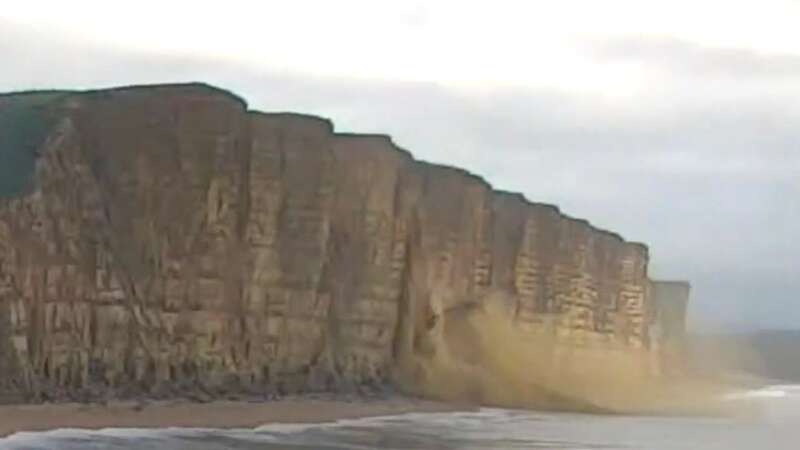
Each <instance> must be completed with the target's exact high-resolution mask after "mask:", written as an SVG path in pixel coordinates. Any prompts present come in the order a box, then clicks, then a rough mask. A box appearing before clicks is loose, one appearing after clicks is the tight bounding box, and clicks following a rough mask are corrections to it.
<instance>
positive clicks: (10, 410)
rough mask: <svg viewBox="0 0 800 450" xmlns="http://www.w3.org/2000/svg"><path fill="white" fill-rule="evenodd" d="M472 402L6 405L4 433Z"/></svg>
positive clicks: (285, 418) (217, 423) (297, 419)
mask: <svg viewBox="0 0 800 450" xmlns="http://www.w3.org/2000/svg"><path fill="white" fill-rule="evenodd" d="M466 409H470V408H469V407H468V406H463V405H453V404H446V403H440V402H432V401H425V400H417V399H410V398H403V397H392V398H387V399H379V400H373V399H370V400H362V399H356V400H353V399H341V398H324V397H317V398H313V397H295V398H291V397H290V398H286V399H282V400H274V401H263V402H229V401H220V402H211V403H190V402H182V401H170V402H150V403H147V404H141V403H138V404H137V403H133V402H119V403H109V404H108V405H94V404H91V405H87V404H72V403H65V404H45V405H8V406H0V437H1V436H7V435H9V434H12V433H16V432H19V431H45V430H50V429H55V428H85V429H101V428H161V427H187V428H253V427H258V426H260V425H264V424H269V423H311V422H329V421H335V420H339V419H355V418H361V417H372V416H383V415H393V414H404V413H410V412H447V411H463V410H466Z"/></svg>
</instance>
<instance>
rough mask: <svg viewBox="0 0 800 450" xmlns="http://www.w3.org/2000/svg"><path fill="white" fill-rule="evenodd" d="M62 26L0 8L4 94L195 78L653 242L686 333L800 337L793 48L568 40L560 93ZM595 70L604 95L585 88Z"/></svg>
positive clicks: (402, 25) (543, 59)
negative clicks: (685, 303)
mask: <svg viewBox="0 0 800 450" xmlns="http://www.w3.org/2000/svg"><path fill="white" fill-rule="evenodd" d="M779 3H782V2H779ZM153 14H156V12H154V13H153ZM435 18H436V16H435V14H433V13H431V12H430V11H428V10H427V9H425V8H422V7H418V8H416V9H415V8H412V9H404V10H402V11H401V12H398V13H397V14H396V15H388V16H387V15H385V14H384V15H382V16H380V17H379V19H380V20H384V21H386V22H387V25H386V26H387V28H388V29H392V30H394V32H402V30H405V31H404V32H406V33H411V35H413V34H414V33H415V32H416V31H415V30H422V29H425V28H427V27H435V26H436V24H437V22H436V20H435ZM798 19H800V17H798ZM73 20H74V21H75V22H76V23H78V22H79V21H80V17H75V18H73ZM365 20H366V19H365ZM376 20H377V19H376ZM145 25H146V24H143V25H142V33H146V32H147V27H146V26H145ZM390 25H391V26H390ZM70 26H71V25H70V24H69V23H68V21H64V24H63V26H62V27H61V28H49V27H43V26H42V24H37V23H33V22H30V21H28V22H26V21H24V20H19V19H17V20H10V19H3V18H2V13H0V61H2V70H0V91H12V90H19V89H31V88H72V89H79V88H97V87H111V86H116V85H127V84H138V83H156V82H177V81H193V80H197V81H205V82H209V83H212V84H216V85H219V86H220V87H224V88H226V89H229V90H232V91H234V92H236V93H237V94H239V95H241V96H242V97H244V98H245V99H247V100H248V102H249V104H250V106H251V108H254V109H261V110H267V111H277V110H291V111H299V112H305V113H312V114H318V115H322V116H326V117H330V118H331V119H332V120H333V121H334V123H335V125H336V127H337V129H338V130H339V131H353V132H365V133H366V132H380V133H388V134H391V135H392V136H393V137H394V139H395V141H396V142H397V143H398V144H399V145H401V146H403V147H405V148H407V149H409V150H410V151H412V152H413V153H414V155H415V156H416V157H417V158H419V159H423V160H428V161H434V162H438V163H445V164H450V165H456V166H461V167H464V168H466V169H468V170H470V171H472V172H474V173H476V174H479V175H482V176H483V177H484V178H486V179H487V180H488V181H489V182H491V183H492V184H493V185H494V186H495V187H496V188H499V189H504V190H512V191H520V192H523V193H524V194H525V195H526V196H527V197H528V198H529V199H530V200H532V201H542V202H548V203H555V204H558V205H559V206H560V207H561V209H562V210H563V211H564V212H566V213H567V214H570V215H572V216H576V217H584V218H587V219H589V220H590V221H591V222H592V223H594V224H595V225H597V226H600V227H603V228H608V229H611V230H614V231H617V232H619V233H621V234H622V235H624V236H625V237H626V238H627V239H629V240H636V241H643V242H645V243H647V244H648V245H649V246H650V249H651V274H652V275H653V276H654V277H656V278H667V279H688V280H690V281H691V282H692V284H693V287H694V290H693V294H692V303H691V305H692V306H691V320H692V324H693V325H695V326H697V325H698V324H707V323H712V324H721V325H727V326H736V327H743V328H798V327H800V302H799V301H798V298H797V297H798V294H797V293H798V292H800V277H798V268H800V207H798V205H799V204H800V48H798V49H797V52H795V53H792V52H791V51H790V50H791V48H789V47H786V46H783V47H780V46H778V47H776V48H779V47H780V48H779V50H780V51H775V52H769V51H764V49H760V48H757V47H753V46H751V47H747V46H739V47H737V46H716V45H715V43H718V42H720V41H719V39H717V40H714V39H710V38H709V40H708V41H707V42H700V41H698V39H694V40H691V39H686V38H685V36H690V37H691V36H695V35H693V34H691V33H688V32H687V34H685V36H669V35H664V34H662V35H659V36H651V35H643V34H629V35H627V36H618V35H610V34H596V35H594V36H593V37H591V38H589V37H581V36H571V37H570V38H569V39H568V40H565V41H563V42H562V43H564V45H565V46H567V43H568V48H569V55H570V58H571V61H573V62H570V63H569V64H570V67H573V66H574V67H576V68H580V67H584V68H585V67H596V68H597V70H596V72H595V71H585V72H581V73H577V74H576V73H569V74H565V79H566V80H567V81H568V82H565V83H564V84H563V85H560V84H558V83H555V82H553V81H554V80H552V79H549V78H545V77H542V78H541V79H538V78H537V81H535V82H531V83H521V82H519V79H517V78H515V77H509V78H508V79H507V80H505V79H504V78H502V77H501V78H498V79H494V78H491V76H493V75H492V73H491V72H482V73H485V74H488V75H487V77H488V78H486V79H481V80H467V81H468V82H464V81H465V80H463V79H458V80H450V79H448V78H447V77H446V76H444V75H442V78H441V79H439V75H437V74H438V73H439V72H435V73H428V74H425V76H419V77H405V78H403V77H397V78H393V77H388V76H382V75H381V74H380V73H379V71H377V69H376V70H373V71H372V72H370V71H369V70H367V71H365V72H364V73H367V74H368V75H366V76H363V73H362V72H359V71H357V70H356V69H354V72H353V74H352V76H348V75H347V73H346V72H342V71H338V72H337V71H336V70H320V71H318V72H317V71H312V70H301V69H302V67H305V66H292V65H291V64H289V63H287V64H278V63H276V64H270V63H269V62H264V61H260V60H259V61H256V59H257V58H256V59H254V61H248V60H247V58H242V57H241V56H242V55H238V56H237V58H221V57H219V56H209V55H204V54H203V52H202V51H189V50H186V51H184V50H177V49H169V50H164V49H155V48H141V47H137V46H132V45H131V46H126V45H125V44H124V42H121V41H115V42H113V43H108V42H104V40H103V39H100V38H98V37H97V36H95V37H94V38H93V37H92V36H91V35H89V34H87V33H81V32H79V31H80V30H78V25H75V24H73V25H72V26H73V28H75V29H74V30H72V31H71V29H70ZM370 27H371V28H370V29H371V30H372V31H373V32H374V31H375V30H376V29H380V27H376V25H375V24H371V25H370ZM392 27H393V28H392ZM398 30H400V31H398ZM176 31H180V28H176ZM208 32H211V31H210V30H209V31H208ZM256 34H257V33H256ZM695 34H696V33H695ZM273 37H274V36H273ZM364 38H365V39H369V36H365V37H364ZM331 39H334V40H335V36H332V37H331ZM709 42H710V43H711V44H709ZM731 42H733V41H731ZM798 42H800V41H797V42H796V44H797V45H798V47H800V43H798ZM251 44H252V43H251ZM440 44H441V42H440ZM287 45H289V44H287ZM442 45H443V44H442ZM449 45H453V46H457V45H458V43H457V42H451V43H450V44H449ZM442 48H444V49H446V48H447V47H446V46H445V47H442ZM515 48H516V47H515ZM523 48H524V46H523ZM537 48H538V47H537ZM553 48H556V47H553ZM559 48H560V47H559ZM565 48H566V47H565ZM787 49H788V50H787ZM195 50H196V49H195ZM488 50H491V49H488ZM488 50H487V49H477V51H476V53H475V54H474V55H473V56H472V61H474V64H475V65H476V66H479V65H481V64H482V62H483V61H484V59H483V57H484V56H486V58H488V59H489V60H491V59H492V58H493V57H492V56H491V55H489V54H487V53H484V52H485V51H488ZM542 54H543V55H545V56H539V55H538V54H537V53H536V52H535V51H532V52H530V53H526V54H519V55H517V57H518V58H528V59H530V60H531V61H532V63H531V64H532V65H531V66H530V67H533V68H534V69H535V68H536V67H538V66H541V67H545V66H549V65H552V64H559V63H558V61H556V60H554V59H548V58H554V56H553V54H552V53H548V52H546V51H543V52H542ZM245 56H246V54H245ZM404 57H405V58H406V59H408V58H411V59H410V60H409V61H413V55H411V56H410V57H409V56H408V55H406V56H404ZM442 57H443V58H446V54H443V55H442ZM295 58H297V55H295ZM277 61H278V62H280V61H283V60H280V59H279V58H278V59H277ZM287 61H288V60H287ZM465 61H466V60H465ZM498 61H500V62H501V63H502V62H503V60H500V59H498ZM559 61H560V60H559ZM576 61H577V62H576ZM461 63H464V62H463V61H462V62H461ZM420 64H424V61H423V62H421V63H420ZM464 64H466V63H464ZM375 67H378V66H375ZM465 67H466V66H465ZM509 67H511V66H509ZM525 67H528V66H525ZM565 67H566V66H565ZM531 70H533V69H531ZM340 72H341V73H340ZM409 73H410V72H409ZM532 73H533V72H532ZM441 74H446V72H441ZM595 74H597V75H598V77H603V79H602V80H601V81H602V82H601V83H600V82H599V84H598V83H593V82H592V83H587V84H586V85H585V86H584V85H582V84H580V83H581V79H582V78H587V79H589V78H592V77H593V76H595ZM617 75H618V76H617ZM487 80H490V81H491V80H494V82H488V81H487ZM451 81H452V82H451ZM556 81H557V80H556Z"/></svg>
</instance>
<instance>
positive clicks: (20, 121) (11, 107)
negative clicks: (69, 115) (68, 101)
mask: <svg viewBox="0 0 800 450" xmlns="http://www.w3.org/2000/svg"><path fill="white" fill-rule="evenodd" d="M63 95H64V93H62V92H35V93H23V94H16V95H8V96H0V197H11V196H14V195H18V194H20V193H22V192H23V191H24V190H25V189H26V188H27V187H28V185H29V181H30V179H31V177H32V175H33V171H34V165H35V161H36V152H37V151H38V149H39V147H40V146H41V145H42V144H43V143H44V140H45V138H46V137H47V133H48V131H49V129H50V127H51V125H52V123H53V117H52V114H49V113H48V108H47V106H48V105H51V104H52V103H53V102H54V101H55V100H57V99H58V98H60V97H63Z"/></svg>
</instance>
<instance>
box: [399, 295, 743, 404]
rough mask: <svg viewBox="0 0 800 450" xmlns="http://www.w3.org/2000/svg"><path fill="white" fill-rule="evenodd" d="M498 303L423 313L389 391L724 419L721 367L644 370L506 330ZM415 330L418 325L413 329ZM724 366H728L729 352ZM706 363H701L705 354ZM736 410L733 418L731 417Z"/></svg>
mask: <svg viewBox="0 0 800 450" xmlns="http://www.w3.org/2000/svg"><path fill="white" fill-rule="evenodd" d="M507 305H508V302H506V301H504V299H502V298H501V297H499V296H498V297H496V298H493V299H491V300H490V301H487V302H485V303H482V304H481V305H480V306H466V307H459V308H456V309H451V310H449V311H446V312H442V311H441V307H440V306H437V305H435V304H434V305H432V307H430V308H429V311H430V312H429V315H430V316H431V317H432V318H433V320H430V319H428V320H427V325H426V327H423V328H424V329H423V330H419V329H418V330H417V331H416V336H415V338H414V344H413V350H412V351H410V352H405V353H404V354H402V355H400V356H399V358H400V361H399V364H398V370H397V373H396V374H395V378H396V381H397V383H398V384H399V385H400V386H401V388H403V389H405V390H406V391H408V392H411V393H414V394H417V395H421V396H424V397H428V398H435V399H440V400H446V401H456V402H465V403H470V404H479V405H485V406H497V407H510V408H526V409H545V410H561V411H579V412H591V413H608V414H616V413H620V414H621V413H625V414H729V413H731V412H732V411H730V409H731V408H730V402H726V401H724V400H723V399H724V396H725V394H727V393H729V392H731V391H732V390H733V389H734V386H733V385H732V384H731V383H729V382H728V381H727V380H723V377H722V376H720V374H722V373H724V366H725V363H724V362H723V361H721V362H720V364H719V366H718V367H716V368H715V369H714V370H713V371H709V372H705V373H703V374H702V375H699V374H695V373H692V371H691V370H682V371H681V373H680V374H671V375H669V376H665V375H664V374H663V373H661V372H660V371H658V370H654V354H653V352H650V351H647V350H644V349H642V350H634V349H631V348H629V347H625V348H623V347H622V346H621V345H619V344H617V345H612V344H608V343H606V344H604V345H598V344H597V343H592V344H590V345H577V344H576V343H575V342H565V341H564V339H563V338H560V339H556V338H555V336H554V334H553V333H552V332H548V331H546V330H547V327H542V330H540V331H526V330H523V329H521V328H520V327H519V326H517V325H515V321H514V320H513V319H512V317H513V311H511V310H510V308H509V307H508V306H507ZM423 322H425V321H424V320H423ZM726 355H727V357H731V358H732V357H733V355H732V353H731V352H728V353H726ZM707 356H708V357H709V358H710V355H707ZM737 411H739V412H740V411H741V409H740V408H737Z"/></svg>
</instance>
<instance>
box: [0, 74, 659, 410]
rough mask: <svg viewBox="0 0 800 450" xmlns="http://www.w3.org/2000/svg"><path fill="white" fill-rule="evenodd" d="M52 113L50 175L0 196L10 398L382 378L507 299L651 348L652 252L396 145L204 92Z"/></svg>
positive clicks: (100, 101) (34, 176) (154, 90)
mask: <svg viewBox="0 0 800 450" xmlns="http://www.w3.org/2000/svg"><path fill="white" fill-rule="evenodd" d="M12 103H13V102H10V101H9V100H8V98H5V100H4V99H3V98H0V113H2V112H3V111H4V108H5V111H6V112H8V111H10V108H12V107H14V106H13V105H11V106H9V105H10V104H12ZM42 108H44V111H45V112H46V117H48V118H51V119H48V122H47V127H46V130H45V131H46V132H45V133H44V135H43V139H42V141H41V142H40V143H37V145H36V148H35V151H36V155H37V158H36V160H35V170H34V171H33V172H32V173H31V174H30V176H29V177H27V179H26V184H25V186H26V189H25V190H24V191H21V192H14V193H13V194H14V195H7V196H5V198H3V199H1V200H0V308H1V309H0V375H2V377H3V379H4V380H5V381H4V385H3V386H2V388H3V389H5V391H6V392H11V393H14V394H19V395H22V396H24V397H25V398H37V397H40V396H42V395H44V396H48V397H60V396H70V395H72V396H74V395H78V394H80V393H86V392H114V393H122V394H124V393H126V392H138V391H148V392H165V393H179V392H181V391H182V390H183V389H197V388H202V389H203V390H206V391H208V392H210V393H214V392H219V391H233V390H236V391H238V390H244V391H250V392H264V391H298V390H322V389H335V388H339V387H342V386H347V385H351V384H352V385H354V384H363V383H378V382H382V381H384V380H386V379H387V377H389V375H390V374H391V372H392V370H393V368H394V366H395V365H396V364H397V361H399V360H400V359H401V357H402V356H403V355H413V354H415V352H419V351H420V337H421V336H423V335H424V334H425V333H426V332H428V330H430V329H432V328H433V327H434V326H435V325H436V322H437V321H439V320H441V318H442V317H443V316H444V315H445V314H446V312H447V311H449V310H453V309H458V308H465V307H473V306H477V307H479V306H480V305H481V303H482V302H484V301H485V300H486V299H487V298H489V297H498V296H499V297H502V298H503V299H505V300H504V302H505V303H507V304H508V307H509V308H510V309H511V310H512V311H513V321H514V323H515V326H518V327H519V328H520V329H522V330H528V331H530V332H532V333H549V334H552V335H554V336H557V337H558V338H559V339H562V340H564V341H565V342H568V343H569V345H588V344H591V345H615V346H619V347H622V348H627V349H630V351H631V352H647V351H648V349H650V348H651V347H652V345H651V342H650V338H649V336H650V333H649V329H648V327H649V325H650V324H649V320H648V318H649V317H652V316H653V315H652V314H651V313H650V310H651V309H652V308H653V307H654V303H653V302H652V300H651V298H650V297H651V296H650V295H649V294H648V292H649V291H650V290H649V288H648V286H649V284H648V283H649V280H648V278H647V260H648V255H647V249H646V248H645V247H644V246H643V245H641V244H636V243H630V242H626V241H624V240H623V239H621V238H620V237H619V236H617V235H615V234H611V233H608V232H605V231H601V230H598V229H595V228H593V227H592V226H591V225H590V224H589V223H587V222H585V221H582V220H577V219H573V218H570V217H567V216H565V215H563V214H561V213H560V212H559V210H558V209H557V208H555V207H553V206H549V205H541V204H532V203H530V202H528V201H527V200H525V199H524V198H523V197H522V196H521V195H519V194H510V193H505V192H498V191H495V190H493V189H492V187H491V186H489V185H488V184H487V183H486V182H484V181H483V180H482V179H480V178H478V177H476V176H473V175H470V174H468V173H466V172H464V171H462V170H458V169H454V168H450V167H442V166H437V165H432V164H428V163H424V162H419V161H415V160H414V159H413V158H412V156H411V155H410V154H409V153H407V152H406V151H404V150H401V149H399V148H397V147H396V146H395V145H394V144H393V143H392V141H391V140H390V139H389V138H387V137H385V136H362V135H347V134H337V133H335V132H334V131H333V129H332V125H331V124H330V123H329V122H328V121H326V120H323V119H319V118H315V117H309V116H302V115H295V114H264V113H258V112H251V111H248V110H247V108H246V105H245V104H244V102H243V101H241V100H240V99H238V98H236V97H234V96H232V95H230V94H228V93H225V92H222V91H219V90H217V89H214V88H211V87H208V86H205V85H180V86H161V87H142V88H127V89H118V90H110V91H99V92H88V93H80V94H63V95H61V96H59V97H58V100H57V101H55V100H54V101H51V102H49V103H47V104H46V106H43V107H42ZM40 111H42V110H40ZM8 132H9V130H7V129H2V130H0V133H8ZM12 144H13V143H11V144H9V143H5V144H3V145H6V147H7V148H6V149H4V150H3V149H0V150H3V151H5V152H7V153H8V152H18V151H21V150H20V149H19V148H17V147H14V146H13V145H12ZM534 169H535V168H532V170H534Z"/></svg>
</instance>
